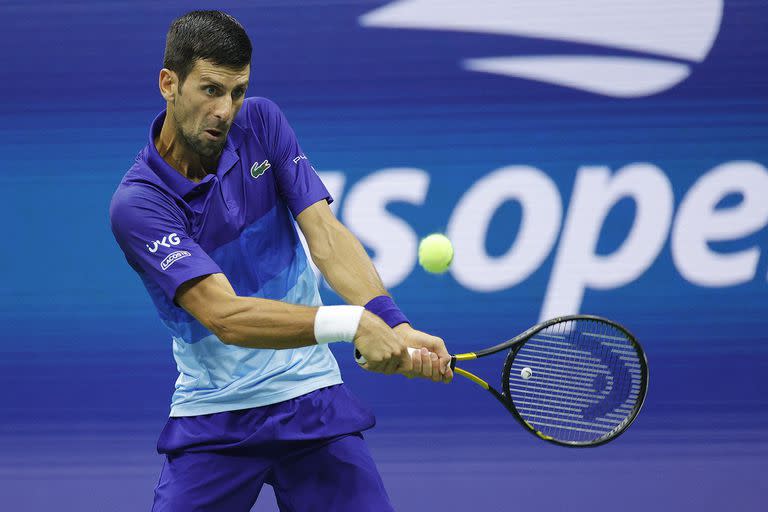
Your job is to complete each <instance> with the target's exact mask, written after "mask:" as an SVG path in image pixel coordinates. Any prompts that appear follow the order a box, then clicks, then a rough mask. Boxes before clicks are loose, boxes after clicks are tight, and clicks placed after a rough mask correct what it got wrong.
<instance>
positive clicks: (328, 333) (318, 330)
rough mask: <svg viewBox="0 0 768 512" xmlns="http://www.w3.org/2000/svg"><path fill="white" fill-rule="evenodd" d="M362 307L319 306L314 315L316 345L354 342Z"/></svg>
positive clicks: (363, 309)
mask: <svg viewBox="0 0 768 512" xmlns="http://www.w3.org/2000/svg"><path fill="white" fill-rule="evenodd" d="M363 311H365V308H363V306H321V307H320V308H318V310H317V314H316V315H315V340H317V343H318V344H321V343H332V342H334V341H349V342H352V341H354V340H355V334H356V333H357V326H358V325H360V317H362V316H363Z"/></svg>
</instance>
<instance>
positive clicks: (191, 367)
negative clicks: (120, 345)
mask: <svg viewBox="0 0 768 512" xmlns="http://www.w3.org/2000/svg"><path fill="white" fill-rule="evenodd" d="M299 249H301V246H299ZM302 252H303V250H302ZM304 258H305V261H306V256H304ZM280 277H281V276H277V277H276V278H275V279H280ZM310 292H311V293H312V294H313V295H311V297H312V300H311V301H307V297H308V293H310ZM281 300H283V301H284V302H290V303H294V304H295V303H303V304H308V302H310V303H309V304H308V305H314V306H319V305H321V301H320V294H319V293H318V291H317V282H316V279H315V275H314V272H313V271H312V268H311V267H310V266H309V265H306V264H305V268H304V271H303V272H302V273H301V274H300V276H299V278H298V280H297V282H296V285H295V286H294V287H293V288H292V289H291V290H290V291H289V292H288V294H287V295H286V296H285V297H283V298H282V299H281ZM173 355H174V358H175V359H176V363H177V367H178V370H179V378H178V379H177V381H176V391H175V392H174V394H173V400H172V405H171V416H196V415H200V414H211V413H216V412H223V411H231V410H237V409H247V408H251V407H260V406H263V405H269V404H273V403H277V402H282V401H284V400H290V399H291V398H295V397H297V396H301V395H303V394H306V393H309V392H310V391H314V390H316V389H320V388H323V387H326V386H332V385H334V384H340V383H341V382H342V379H341V373H340V372H339V367H338V364H337V362H336V359H335V358H334V357H333V354H332V353H331V351H330V349H329V348H328V346H327V345H315V346H310V347H302V348H297V349H286V350H271V349H252V348H244V347H237V346H234V345H226V344H224V343H222V342H221V340H219V338H218V337H216V336H215V335H213V334H211V335H209V336H206V337H205V338H203V339H201V340H200V341H198V342H197V343H186V342H185V341H184V340H183V339H181V338H179V337H174V339H173Z"/></svg>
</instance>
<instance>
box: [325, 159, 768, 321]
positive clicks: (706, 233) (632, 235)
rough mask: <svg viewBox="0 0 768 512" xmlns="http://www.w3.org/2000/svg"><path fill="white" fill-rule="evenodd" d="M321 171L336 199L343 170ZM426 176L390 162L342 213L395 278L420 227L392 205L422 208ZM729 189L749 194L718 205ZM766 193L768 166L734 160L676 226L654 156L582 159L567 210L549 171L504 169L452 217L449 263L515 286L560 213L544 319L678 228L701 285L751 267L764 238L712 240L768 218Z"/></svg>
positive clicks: (487, 287)
mask: <svg viewBox="0 0 768 512" xmlns="http://www.w3.org/2000/svg"><path fill="white" fill-rule="evenodd" d="M320 176H321V178H322V179H323V180H324V181H325V183H326V185H327V186H328V188H329V189H331V192H332V193H333V195H334V197H336V199H337V202H338V201H339V200H340V199H341V192H342V190H343V187H344V175H343V173H340V172H335V173H320ZM429 182H430V176H429V174H428V173H427V172H426V171H424V170H421V169H414V168H392V169H382V170H380V171H377V172H375V173H373V174H370V175H368V176H366V177H363V178H362V179H361V180H360V181H358V182H357V183H356V184H355V185H354V186H353V187H352V188H351V190H350V191H349V193H348V197H346V200H345V204H344V208H343V212H342V213H343V217H344V222H345V224H346V225H347V226H348V227H349V228H350V229H351V230H352V231H353V232H354V233H355V234H356V235H357V236H358V237H359V238H360V240H361V241H362V242H363V243H365V244H366V245H367V246H368V247H370V248H371V249H373V251H374V253H375V254H374V263H375V264H376V268H377V269H378V271H379V274H380V275H381V277H382V280H383V281H384V284H385V285H386V286H387V287H389V288H392V287H395V286H397V285H399V284H400V283H402V282H403V281H404V280H405V279H406V278H407V277H408V275H409V274H410V273H411V271H412V270H413V268H414V267H415V265H416V259H417V254H416V251H417V241H418V236H417V234H416V233H415V232H414V230H413V229H412V228H411V226H410V225H409V224H408V223H407V222H405V220H403V219H401V218H399V217H397V216H395V215H393V214H391V213H390V212H388V211H387V205H388V204H389V203H392V202H398V201H400V202H407V203H411V204H414V205H417V206H422V205H423V204H424V201H425V198H426V195H427V190H428V187H429ZM729 194H740V195H741V196H743V199H742V201H741V202H740V203H739V204H737V205H736V206H731V207H727V208H716V206H717V204H718V203H719V202H720V201H721V200H722V199H723V198H724V197H726V196H727V195H729ZM624 198H629V199H631V200H632V201H633V202H634V203H635V206H636V209H635V217H634V219H633V222H632V226H631V227H630V228H629V231H628V232H627V233H626V235H625V237H624V240H623V241H622V242H621V245H620V246H619V247H618V248H617V249H615V250H614V251H613V252H612V253H610V254H605V255H603V254H597V252H596V248H597V244H598V241H599V239H600V235H601V233H602V231H603V227H604V224H605V221H606V219H607V217H608V215H609V213H610V211H611V209H612V208H613V207H614V206H615V205H616V204H617V203H618V202H619V201H621V200H622V199H624ZM766 198H768V169H766V168H765V167H764V166H762V165H760V164H759V163H756V162H750V161H733V162H726V163H723V164H721V165H719V166H717V167H715V168H714V169H712V170H711V171H709V172H707V173H706V174H704V175H702V176H701V177H700V178H699V179H698V181H697V182H696V183H695V184H694V185H693V186H692V187H691V189H690V190H689V191H688V193H687V194H686V195H685V196H684V197H683V199H682V202H681V204H680V208H679V211H678V214H677V217H676V218H675V220H674V224H673V222H672V220H673V215H674V196H673V193H672V184H671V183H670V181H669V178H668V177H667V175H666V174H665V173H664V172H663V171H662V170H661V169H660V168H658V167H657V166H655V165H653V164H650V163H642V162H638V163H631V164H628V165H626V166H624V167H623V168H621V169H619V170H618V171H616V172H615V173H611V170H610V169H608V168H607V167H596V166H584V167H581V168H580V169H579V171H578V173H577V176H576V181H575V183H574V187H573V193H572V195H571V198H570V202H569V206H568V210H567V212H566V214H565V219H562V216H563V206H562V199H561V197H560V193H559V191H558V189H557V187H556V186H555V184H554V182H553V181H552V179H551V178H550V177H549V176H547V175H546V174H545V173H544V172H543V171H542V170H539V169H537V168H535V167H530V166H523V165H519V166H508V167H502V168H501V169H497V170H495V171H493V172H491V173H489V174H488V175H486V176H484V177H482V178H480V179H479V180H477V182H475V183H474V184H473V185H472V186H471V187H470V188H469V190H467V192H465V194H464V195H463V196H462V197H461V198H460V199H459V201H458V203H457V205H456V207H455V209H454V211H453V213H452V215H451V216H450V220H449V223H448V229H447V232H448V235H449V236H450V237H451V238H452V239H453V241H454V245H455V249H456V252H455V254H456V255H455V259H454V264H453V266H452V267H451V273H452V274H453V276H454V277H455V278H456V280H457V282H458V283H459V284H461V285H463V286H465V287H466V288H468V289H470V290H475V291H478V292H495V291H500V290H503V289H506V288H509V287H511V286H514V285H516V284H519V283H520V282H522V281H524V280H525V279H527V278H528V277H529V276H530V275H531V274H532V273H533V272H535V271H536V270H537V269H538V268H540V267H541V265H542V264H543V263H544V261H545V260H546V259H547V257H548V255H549V254H551V251H552V248H553V247H554V246H555V242H556V240H557V234H558V231H559V230H560V226H561V220H562V235H561V238H560V242H559V244H558V245H557V246H556V249H555V258H554V263H553V267H552V274H551V276H550V279H549V283H548V285H547V290H546V293H545V296H544V303H543V307H542V311H541V315H540V317H541V318H548V317H551V316H556V315H560V314H571V313H577V312H578V311H579V309H580V307H581V303H582V300H583V297H584V293H585V292H586V291H587V290H588V289H595V290H609V289H615V288H618V287H620V286H624V285H626V284H629V283H631V282H632V281H634V280H636V279H638V278H639V277H640V276H642V275H643V273H645V272H646V271H647V270H648V269H649V268H650V267H651V266H652V265H653V263H654V261H655V260H656V258H657V257H658V255H659V253H660V252H661V250H662V249H663V247H664V244H665V242H666V240H667V235H668V234H669V233H670V227H671V233H672V234H671V252H672V257H673V261H674V264H675V267H676V268H677V269H678V271H679V272H680V274H681V275H682V276H683V277H684V278H685V279H687V280H688V281H690V282H691V283H693V284H695V285H697V286H711V287H723V286H733V285H737V284H742V283H745V282H748V281H750V280H751V279H753V278H754V277H755V275H756V272H757V265H758V263H759V259H760V248H759V247H756V246H755V247H749V248H747V249H740V250H739V251H734V252H730V253H727V254H722V253H719V252H715V251H714V250H712V249H711V248H710V247H709V245H708V242H716V241H734V240H738V239H740V238H743V237H746V236H749V235H752V234H754V233H756V232H757V231H759V230H761V229H764V228H766V226H768V200H766ZM507 201H517V202H518V203H519V204H520V205H521V207H522V221H521V225H520V229H519V232H518V233H517V236H516V238H515V240H514V243H513V245H512V247H510V249H509V250H508V251H507V252H506V253H505V254H504V255H502V256H500V257H492V256H489V255H488V254H487V253H486V251H485V240H486V238H487V237H488V236H489V232H488V228H489V225H490V222H491V220H492V219H493V216H494V214H495V212H496V211H497V210H498V209H499V208H500V207H501V206H502V205H503V204H504V203H505V202H507ZM334 206H336V204H334ZM422 235H426V233H422Z"/></svg>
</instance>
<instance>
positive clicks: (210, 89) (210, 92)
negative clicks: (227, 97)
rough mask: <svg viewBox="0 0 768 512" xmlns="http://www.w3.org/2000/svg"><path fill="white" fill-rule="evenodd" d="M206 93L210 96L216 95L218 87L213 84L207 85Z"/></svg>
mask: <svg viewBox="0 0 768 512" xmlns="http://www.w3.org/2000/svg"><path fill="white" fill-rule="evenodd" d="M205 94H207V95H208V96H214V95H215V94H216V87H214V86H212V85H207V86H205Z"/></svg>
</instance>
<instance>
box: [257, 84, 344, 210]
mask: <svg viewBox="0 0 768 512" xmlns="http://www.w3.org/2000/svg"><path fill="white" fill-rule="evenodd" d="M258 106H259V110H260V113H261V117H262V120H263V122H264V123H265V127H264V128H265V136H266V139H267V145H268V146H269V151H270V154H271V159H272V162H271V163H272V165H273V168H274V173H275V178H276V180H277V186H278V190H279V192H280V195H281V196H282V197H283V199H285V201H286V202H287V203H288V208H290V210H291V213H292V214H293V216H294V217H296V216H298V215H299V214H300V213H301V212H302V211H303V210H304V209H305V208H307V207H308V206H310V205H312V204H314V203H316V202H318V201H320V200H322V199H325V200H326V201H328V203H331V202H333V198H332V197H331V194H330V193H329V192H328V190H327V189H326V188H325V185H323V182H322V181H321V180H320V176H318V175H317V172H315V168H314V167H312V164H311V163H310V161H309V159H308V158H307V156H306V155H305V154H304V152H303V151H302V149H301V146H299V141H298V140H297V139H296V134H295V133H294V131H293V129H292V128H291V126H290V125H289V124H288V120H287V119H286V118H285V115H284V114H283V112H282V111H281V110H280V108H279V107H278V106H277V105H276V104H275V103H274V102H272V101H270V100H266V99H263V98H262V100H261V101H260V102H259V103H258Z"/></svg>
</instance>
